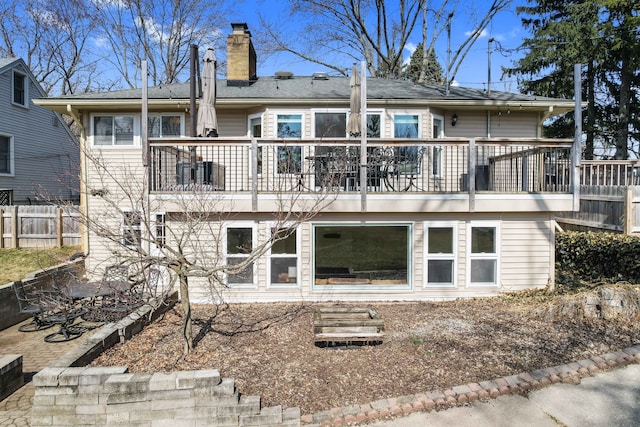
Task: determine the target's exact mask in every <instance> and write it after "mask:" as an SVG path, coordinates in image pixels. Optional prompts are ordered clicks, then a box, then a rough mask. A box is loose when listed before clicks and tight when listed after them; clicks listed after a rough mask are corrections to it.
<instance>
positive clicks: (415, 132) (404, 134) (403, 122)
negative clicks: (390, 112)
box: [393, 114, 420, 138]
mask: <svg viewBox="0 0 640 427" xmlns="http://www.w3.org/2000/svg"><path fill="white" fill-rule="evenodd" d="M419 118H420V116H418V115H406V114H396V115H395V116H393V137H394V138H418V137H420V132H419V126H418V121H419Z"/></svg>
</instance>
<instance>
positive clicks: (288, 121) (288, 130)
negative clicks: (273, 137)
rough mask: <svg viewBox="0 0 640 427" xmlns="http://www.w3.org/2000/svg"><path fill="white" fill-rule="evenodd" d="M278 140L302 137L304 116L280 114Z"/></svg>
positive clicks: (278, 118)
mask: <svg viewBox="0 0 640 427" xmlns="http://www.w3.org/2000/svg"><path fill="white" fill-rule="evenodd" d="M277 127H278V134H277V136H278V138H300V137H302V114H278V117H277Z"/></svg>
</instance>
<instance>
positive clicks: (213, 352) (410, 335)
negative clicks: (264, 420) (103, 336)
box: [93, 293, 640, 414]
mask: <svg viewBox="0 0 640 427" xmlns="http://www.w3.org/2000/svg"><path fill="white" fill-rule="evenodd" d="M549 301H550V298H549V297H544V296H543V297H541V296H540V295H536V294H535V293H534V294H529V295H528V296H527V295H525V296H507V297H500V298H487V299H471V300H456V301H449V302H419V303H398V302H395V303H373V304H359V305H358V306H361V307H362V306H364V307H373V308H375V309H376V310H377V311H378V313H379V314H380V316H381V317H382V318H383V319H384V322H385V338H384V342H383V343H382V344H380V345H373V346H369V345H363V346H355V347H349V348H345V347H335V348H333V347H327V348H320V347H316V346H315V345H314V340H313V327H312V324H313V310H314V308H315V307H317V306H319V304H308V303H304V304H301V303H298V304H284V303H282V304H237V305H235V304H232V305H221V306H213V305H194V307H193V317H194V319H195V321H194V334H196V338H195V342H196V346H195V348H194V350H193V351H192V353H191V354H190V355H189V356H188V357H187V358H184V357H182V355H181V353H182V338H181V324H182V317H181V315H180V310H179V308H177V307H176V308H175V309H174V310H172V311H170V312H168V313H167V314H165V315H164V316H163V317H162V318H160V319H159V320H158V321H156V322H154V323H153V324H152V325H150V326H148V327H146V328H145V330H144V331H142V332H141V333H140V334H138V335H137V336H135V337H134V338H133V339H131V340H130V341H128V342H126V343H124V344H119V345H116V346H115V347H113V348H111V349H110V350H108V351H106V352H105V353H104V354H103V355H101V356H100V357H99V358H98V359H96V360H95V361H94V363H93V364H94V365H103V366H104V365H127V366H128V367H129V371H130V372H158V371H171V370H191V369H212V368H214V369H218V370H220V373H221V375H222V376H223V377H231V378H235V380H236V385H237V387H239V390H240V391H241V392H242V393H243V394H246V395H260V396H261V397H262V404H263V406H274V405H283V406H284V407H295V406H297V407H300V409H301V411H302V414H310V413H315V412H319V411H323V410H327V409H330V408H333V407H337V406H346V405H351V404H362V403H367V402H371V401H375V400H379V399H383V398H388V397H394V396H401V395H406V394H414V393H420V392H427V391H432V390H444V389H447V388H450V387H453V386H456V385H462V384H467V383H470V382H480V381H484V380H490V379H494V378H497V377H502V376H507V375H513V374H517V373H521V372H524V371H532V370H535V369H539V368H543V367H547V366H555V365H558V364H563V363H567V362H571V361H575V360H580V359H583V358H587V357H589V356H592V355H599V354H603V353H607V352H611V351H616V350H619V349H622V348H625V347H629V346H632V345H635V344H638V343H640V326H638V323H639V322H638V319H631V320H627V321H603V320H597V321H585V320H581V321H571V320H564V321H558V320H545V319H543V318H541V317H540V315H536V314H534V313H533V310H532V309H534V308H536V307H537V308H539V307H540V305H542V304H548V303H549ZM326 305H330V304H326ZM342 305H346V304H342ZM538 312H540V310H538Z"/></svg>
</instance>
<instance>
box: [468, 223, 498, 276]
mask: <svg viewBox="0 0 640 427" xmlns="http://www.w3.org/2000/svg"><path fill="white" fill-rule="evenodd" d="M467 248H468V249H467V253H468V257H469V258H468V260H469V262H468V263H467V265H468V268H467V271H468V272H467V277H468V283H469V285H470V286H497V285H498V283H499V280H500V278H499V272H500V223H499V222H494V221H472V222H470V223H469V225H468V231H467Z"/></svg>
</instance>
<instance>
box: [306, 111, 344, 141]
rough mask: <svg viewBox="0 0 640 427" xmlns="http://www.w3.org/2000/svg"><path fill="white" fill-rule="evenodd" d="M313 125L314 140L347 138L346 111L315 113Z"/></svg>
mask: <svg viewBox="0 0 640 427" xmlns="http://www.w3.org/2000/svg"><path fill="white" fill-rule="evenodd" d="M313 124H314V127H313V129H314V131H313V134H314V136H315V137H316V138H345V137H346V136H347V112H346V111H343V110H335V111H315V112H314V114H313Z"/></svg>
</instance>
